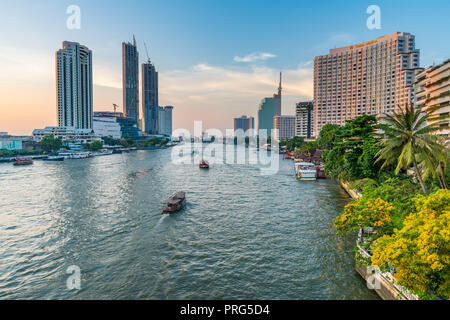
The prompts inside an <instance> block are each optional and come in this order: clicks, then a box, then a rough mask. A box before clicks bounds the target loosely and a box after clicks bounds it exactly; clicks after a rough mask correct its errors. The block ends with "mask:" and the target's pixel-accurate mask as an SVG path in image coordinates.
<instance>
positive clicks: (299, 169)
mask: <svg viewBox="0 0 450 320" xmlns="http://www.w3.org/2000/svg"><path fill="white" fill-rule="evenodd" d="M294 169H295V175H296V177H297V179H298V180H316V179H317V170H316V166H315V164H314V163H311V162H295V163H294Z"/></svg>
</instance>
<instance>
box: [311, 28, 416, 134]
mask: <svg viewBox="0 0 450 320" xmlns="http://www.w3.org/2000/svg"><path fill="white" fill-rule="evenodd" d="M419 59H420V53H419V50H418V49H416V47H415V37H414V35H412V34H409V33H406V32H396V33H393V34H390V35H387V36H384V37H381V38H378V39H375V40H372V41H368V42H364V43H360V44H356V45H352V46H348V47H343V48H338V49H332V50H330V53H329V54H328V55H324V56H318V57H315V59H314V135H315V136H318V134H319V132H320V130H321V129H322V127H323V126H324V125H325V124H327V123H333V124H338V125H345V122H346V121H347V120H350V119H353V118H355V117H357V116H360V115H363V114H383V113H388V112H391V111H393V110H395V108H396V107H397V106H399V105H405V104H406V103H412V102H413V99H414V91H413V84H414V81H415V80H414V79H415V75H416V74H417V73H418V72H420V71H421V69H420V63H419V61H420V60H419Z"/></svg>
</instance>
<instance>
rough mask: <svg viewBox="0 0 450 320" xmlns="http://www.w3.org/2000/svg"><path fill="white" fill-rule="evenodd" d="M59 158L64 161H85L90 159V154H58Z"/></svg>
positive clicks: (82, 152)
mask: <svg viewBox="0 0 450 320" xmlns="http://www.w3.org/2000/svg"><path fill="white" fill-rule="evenodd" d="M58 155H59V156H61V157H64V159H87V158H91V157H92V153H90V152H84V151H81V152H60V153H59V154H58Z"/></svg>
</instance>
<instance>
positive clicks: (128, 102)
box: [122, 36, 139, 123]
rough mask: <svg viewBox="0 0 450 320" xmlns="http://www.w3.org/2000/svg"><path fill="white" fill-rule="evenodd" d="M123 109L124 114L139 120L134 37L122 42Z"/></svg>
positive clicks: (137, 66) (137, 73) (136, 53)
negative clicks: (129, 40)
mask: <svg viewBox="0 0 450 320" xmlns="http://www.w3.org/2000/svg"><path fill="white" fill-rule="evenodd" d="M122 81H123V111H124V113H125V116H126V117H128V118H131V119H133V120H134V121H136V123H138V122H139V53H138V51H137V46H136V39H135V38H134V36H133V43H129V42H128V43H125V42H123V43H122Z"/></svg>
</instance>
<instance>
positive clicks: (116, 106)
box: [113, 103, 119, 113]
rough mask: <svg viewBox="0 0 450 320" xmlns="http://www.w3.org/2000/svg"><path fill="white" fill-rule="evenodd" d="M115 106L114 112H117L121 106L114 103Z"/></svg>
mask: <svg viewBox="0 0 450 320" xmlns="http://www.w3.org/2000/svg"><path fill="white" fill-rule="evenodd" d="M113 107H114V113H116V110H117V108H119V106H118V105H117V104H115V103H113Z"/></svg>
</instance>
